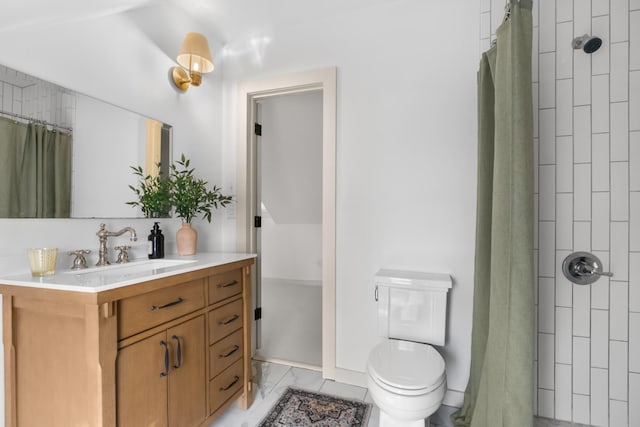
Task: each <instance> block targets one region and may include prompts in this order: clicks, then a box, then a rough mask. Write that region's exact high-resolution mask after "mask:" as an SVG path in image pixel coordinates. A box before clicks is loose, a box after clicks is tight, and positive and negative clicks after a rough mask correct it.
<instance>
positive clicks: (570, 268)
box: [562, 252, 613, 285]
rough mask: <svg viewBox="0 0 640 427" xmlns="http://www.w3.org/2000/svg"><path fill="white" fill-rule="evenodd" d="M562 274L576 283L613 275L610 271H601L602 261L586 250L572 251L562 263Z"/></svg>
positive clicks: (584, 282) (583, 283) (591, 281)
mask: <svg viewBox="0 0 640 427" xmlns="http://www.w3.org/2000/svg"><path fill="white" fill-rule="evenodd" d="M562 272H563V273H564V276H565V277H566V278H567V279H569V280H570V281H571V282H573V283H575V284H577V285H589V284H591V283H593V282H595V281H596V280H598V279H599V278H600V277H601V276H607V277H613V273H612V272H610V271H602V261H600V259H599V258H598V257H597V256H595V255H593V254H590V253H588V252H574V253H572V254H571V255H569V256H567V257H566V258H565V259H564V261H563V263H562Z"/></svg>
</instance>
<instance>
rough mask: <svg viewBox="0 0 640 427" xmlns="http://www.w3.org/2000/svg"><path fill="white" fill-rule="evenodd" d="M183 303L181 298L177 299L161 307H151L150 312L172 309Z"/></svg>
mask: <svg viewBox="0 0 640 427" xmlns="http://www.w3.org/2000/svg"><path fill="white" fill-rule="evenodd" d="M183 301H184V300H183V299H182V298H181V297H178V298H177V299H176V300H175V301H171V302H168V303H166V304H165V305H161V306H157V305H152V306H151V311H156V310H162V309H163V308H168V307H172V306H174V305H178V304H180V303H181V302H183Z"/></svg>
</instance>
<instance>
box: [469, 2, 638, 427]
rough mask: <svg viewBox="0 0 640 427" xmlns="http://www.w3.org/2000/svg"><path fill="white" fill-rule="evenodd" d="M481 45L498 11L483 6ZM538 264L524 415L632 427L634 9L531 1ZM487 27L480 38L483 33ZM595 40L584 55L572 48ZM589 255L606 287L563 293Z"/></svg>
mask: <svg viewBox="0 0 640 427" xmlns="http://www.w3.org/2000/svg"><path fill="white" fill-rule="evenodd" d="M481 5H482V7H481V11H480V19H481V22H482V23H483V25H482V28H483V31H482V34H481V36H480V38H481V43H480V46H483V47H484V46H488V45H489V44H490V39H489V36H488V34H491V36H490V37H491V38H495V30H496V28H497V26H498V25H499V24H500V23H501V22H502V16H503V8H504V1H498V0H483V1H482V2H481ZM533 13H534V29H533V36H534V41H533V58H532V63H533V67H534V69H533V70H532V76H533V81H534V84H533V88H532V89H533V95H534V108H535V109H536V111H535V114H534V121H535V129H534V137H535V138H536V140H535V141H534V149H535V150H536V152H535V154H534V159H535V161H536V165H537V168H536V173H535V179H536V185H535V190H534V191H535V200H536V203H535V207H536V213H535V214H536V218H537V224H536V227H535V230H536V233H537V236H536V239H535V240H536V242H537V246H536V249H537V251H536V254H537V260H538V270H537V271H538V294H537V298H536V304H537V310H538V311H537V322H536V325H537V328H538V330H537V334H536V336H537V343H536V351H537V353H536V355H535V360H536V361H537V362H536V364H535V369H536V371H537V375H536V376H535V377H536V382H535V387H536V393H535V395H536V401H535V409H534V410H535V412H536V413H537V414H538V415H539V416H544V417H551V418H557V419H561V420H566V421H572V422H574V423H581V424H591V425H594V426H607V427H608V426H610V427H631V426H638V425H640V0H534V11H533ZM487 26H488V27H489V29H487ZM583 34H594V35H597V36H599V37H601V38H602V40H603V45H602V47H601V49H600V50H599V51H597V52H595V53H594V54H592V55H588V54H585V53H584V52H582V51H578V50H573V49H571V40H572V38H573V37H576V36H581V35H583ZM573 251H590V252H593V253H594V254H595V255H597V256H598V257H599V258H600V259H601V260H602V262H603V264H604V268H605V270H609V269H610V271H612V272H613V274H614V276H613V277H612V278H610V279H609V278H606V277H603V278H601V279H600V280H598V281H597V282H596V283H594V284H592V285H590V286H578V285H572V284H570V283H569V282H568V281H567V279H566V278H564V277H563V275H562V270H561V265H562V260H563V259H564V258H565V257H566V256H567V255H568V254H569V253H571V252H573Z"/></svg>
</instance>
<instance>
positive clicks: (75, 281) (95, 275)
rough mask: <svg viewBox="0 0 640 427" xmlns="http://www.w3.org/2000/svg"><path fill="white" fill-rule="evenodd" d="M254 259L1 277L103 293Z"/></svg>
mask: <svg viewBox="0 0 640 427" xmlns="http://www.w3.org/2000/svg"><path fill="white" fill-rule="evenodd" d="M255 257H256V255H255V254H247V253H227V252H214V253H198V254H196V255H190V256H178V255H170V256H166V257H165V258H162V259H155V260H151V259H139V260H132V261H130V262H128V263H126V264H115V263H114V264H112V265H110V266H106V267H91V268H86V269H83V270H58V271H56V274H54V275H52V276H45V277H32V276H31V272H28V273H24V274H17V275H11V276H2V277H0V284H3V285H14V286H27V287H33V288H42V289H56V290H64V291H75V292H89V293H91V292H102V291H107V290H110V289H116V288H120V287H123V286H128V285H133V284H136V283H140V282H145V281H148V280H154V279H160V278H163V277H168V276H173V275H175V274H182V273H188V272H190V271H195V270H201V269H203V268H208V267H216V266H218V265H223V264H228V263H232V262H236V261H244V260H247V259H251V258H255Z"/></svg>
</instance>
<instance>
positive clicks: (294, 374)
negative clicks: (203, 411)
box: [210, 361, 378, 427]
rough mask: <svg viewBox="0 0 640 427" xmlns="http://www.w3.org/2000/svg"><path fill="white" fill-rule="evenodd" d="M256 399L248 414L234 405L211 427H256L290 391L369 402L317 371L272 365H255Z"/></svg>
mask: <svg viewBox="0 0 640 427" xmlns="http://www.w3.org/2000/svg"><path fill="white" fill-rule="evenodd" d="M253 375H254V381H255V383H254V384H255V386H254V389H255V390H256V397H255V400H254V402H253V405H251V407H250V408H249V409H247V410H246V411H245V410H243V409H240V408H238V406H237V405H235V404H234V405H232V406H231V407H230V408H229V409H227V410H226V411H225V412H224V413H223V414H222V415H221V416H220V417H218V419H217V420H215V421H214V422H213V423H212V424H211V425H210V427H255V426H257V425H258V424H259V423H260V421H261V420H262V419H263V418H264V417H265V416H266V415H267V413H268V412H269V410H270V409H271V407H272V406H273V405H274V404H275V403H276V402H277V400H278V399H279V398H280V396H282V394H283V393H284V391H285V390H286V389H287V387H290V386H291V387H299V388H301V389H305V390H310V391H319V392H322V393H327V394H333V395H335V396H339V397H344V398H351V399H354V400H360V401H366V402H368V403H370V400H366V399H365V397H366V395H367V389H365V388H362V387H356V386H352V385H348V384H341V383H336V382H334V381H331V380H324V379H323V378H322V374H321V373H320V372H318V371H313V370H309V369H302V368H295V367H290V366H286V365H279V364H276V363H269V362H258V361H254V362H253ZM373 415H374V414H373V411H372V416H371V417H370V418H369V424H368V425H369V426H371V427H374V426H377V425H378V422H377V419H378V418H377V416H376V418H375V423H373V421H374V417H373Z"/></svg>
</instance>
